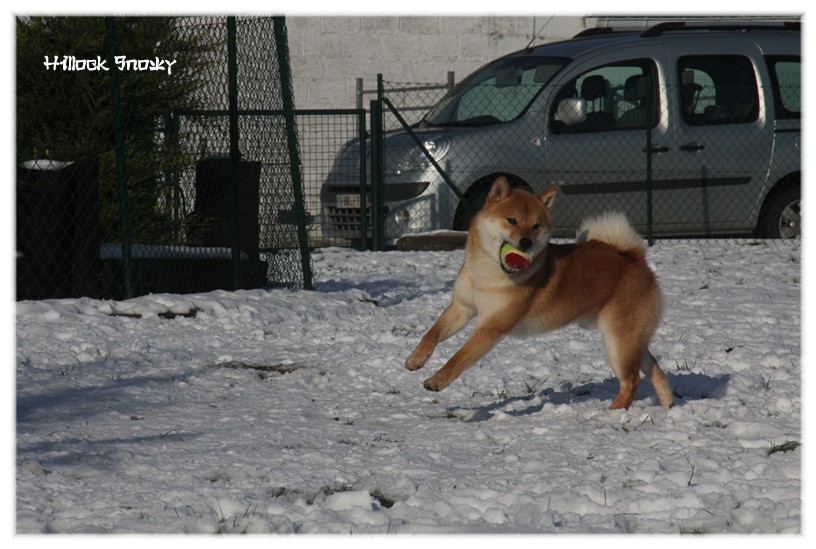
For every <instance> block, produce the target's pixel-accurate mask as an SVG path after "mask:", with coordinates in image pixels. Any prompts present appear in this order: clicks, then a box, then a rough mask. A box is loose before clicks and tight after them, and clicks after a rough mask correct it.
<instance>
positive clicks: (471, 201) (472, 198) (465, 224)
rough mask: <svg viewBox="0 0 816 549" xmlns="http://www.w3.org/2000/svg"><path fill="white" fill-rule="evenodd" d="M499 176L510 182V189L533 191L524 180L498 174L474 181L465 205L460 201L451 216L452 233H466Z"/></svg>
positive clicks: (466, 196) (467, 194) (466, 193)
mask: <svg viewBox="0 0 816 549" xmlns="http://www.w3.org/2000/svg"><path fill="white" fill-rule="evenodd" d="M501 176H504V177H506V178H507V180H508V181H509V182H510V187H512V188H514V189H523V190H525V191H529V192H533V189H532V188H531V187H530V186H529V185H528V184H527V183H526V182H525V181H524V180H522V179H520V178H518V177H516V176H514V175H508V174H500V173H498V174H494V175H488V176H485V177H483V178H481V179H479V180H478V181H476V183H474V184H473V185H471V186H470V188H469V189H468V190H467V192H465V195H464V198H465V200H467V203H465V202H464V201H461V200H460V201H459V205H458V206H456V212H455V213H454V214H453V226H452V227H451V228H452V229H453V230H454V231H467V230H469V229H470V222H471V221H473V217H474V216H475V215H476V212H478V211H479V210H481V209H482V207H483V206H484V203H485V200H487V194H488V193H489V192H490V187H492V186H493V183H494V182H495V181H496V179H498V178H499V177H501ZM469 205H470V206H472V207H473V208H475V211H473V210H471V208H470V207H469Z"/></svg>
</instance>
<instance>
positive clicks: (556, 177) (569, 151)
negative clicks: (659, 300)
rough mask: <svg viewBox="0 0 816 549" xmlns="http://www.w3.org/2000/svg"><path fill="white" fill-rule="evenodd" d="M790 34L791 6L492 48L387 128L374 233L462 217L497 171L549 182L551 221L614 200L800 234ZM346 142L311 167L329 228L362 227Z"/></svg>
mask: <svg viewBox="0 0 816 549" xmlns="http://www.w3.org/2000/svg"><path fill="white" fill-rule="evenodd" d="M800 45H801V36H800V27H799V24H798V23H795V22H794V23H778V22H774V23H768V24H757V23H745V24H738V23H735V24H730V25H723V24H718V25H694V24H691V23H688V24H682V23H679V24H678V23H671V24H661V25H657V26H655V27H652V28H650V29H647V30H645V31H644V30H639V31H622V32H615V31H614V30H612V29H592V30H590V31H585V32H584V33H581V34H579V35H578V36H576V37H575V38H573V39H570V40H566V41H563V42H556V43H550V44H545V45H541V46H537V47H534V48H529V49H525V50H521V51H518V52H516V53H513V54H510V55H507V56H504V57H501V58H499V59H497V60H495V61H493V62H491V63H489V64H487V65H485V66H484V67H482V68H480V69H479V70H477V71H476V72H474V73H473V74H471V75H470V76H468V77H467V78H466V79H464V80H463V81H462V82H461V83H459V84H458V85H457V86H456V87H455V88H454V89H453V90H452V91H451V92H450V93H449V94H447V95H446V96H445V97H444V98H443V99H442V100H441V101H440V102H439V103H438V104H437V105H436V106H435V107H434V108H433V109H432V110H431V111H430V112H429V113H428V114H427V115H426V116H425V117H424V119H423V120H422V121H421V122H420V123H419V124H418V125H416V126H415V127H414V128H411V129H406V130H400V131H395V132H389V133H388V134H386V135H385V138H384V149H385V160H384V166H385V185H384V190H383V195H384V212H383V214H384V216H385V218H384V226H385V237H386V238H388V239H393V238H398V237H399V236H402V235H405V234H408V233H417V232H427V231H432V230H437V229H454V230H467V229H468V226H469V223H470V220H471V218H472V215H473V213H474V211H476V210H478V208H479V207H481V205H482V204H483V203H484V198H485V195H486V192H487V189H488V187H489V185H490V184H491V183H492V182H493V181H494V180H495V179H496V177H497V176H499V175H505V176H507V177H508V178H509V179H510V180H511V181H512V183H513V185H515V186H517V187H521V188H525V189H528V190H531V191H534V192H540V191H542V190H544V189H545V188H547V187H549V186H552V185H557V186H558V187H559V190H560V192H559V195H558V198H556V201H555V206H554V217H555V224H556V229H557V234H560V235H572V234H574V232H575V230H576V228H577V227H578V225H579V224H580V222H581V220H583V219H584V218H586V217H588V216H590V215H593V214H596V213H600V212H601V211H606V210H611V209H614V210H620V211H623V212H624V213H626V215H627V216H628V217H629V219H630V221H631V222H632V223H633V224H634V225H635V227H636V228H638V229H639V230H640V231H642V232H643V233H644V234H646V231H647V223H648V222H649V220H650V219H651V226H652V234H653V235H655V236H669V235H671V236H684V235H688V236H692V235H736V234H755V235H758V236H762V237H772V238H779V237H782V238H795V237H799V235H800V196H801V187H800V181H801V174H800V169H801V168H800V163H801V150H800V140H801V135H800V131H801V122H800V115H801V102H800V101H801V99H800V81H801V80H800V79H801V76H800V75H801V70H800V65H801V57H800ZM412 133H413V135H411V134H412ZM417 139H418V140H419V141H420V142H421V143H423V144H424V149H425V151H423V150H422V149H421V148H420V147H418V146H417V144H416V141H417ZM359 147H360V143H359V142H351V143H349V144H347V145H346V147H344V149H343V150H341V151H340V152H339V154H338V156H337V158H336V159H335V165H334V168H333V170H332V172H331V173H330V174H329V176H328V177H327V179H326V181H325V183H324V186H323V190H322V193H321V198H322V205H323V227H324V231H325V233H326V234H331V235H332V236H340V237H348V238H356V237H358V236H360V225H359V223H360V215H361V213H362V212H363V209H364V208H366V207H367V206H369V205H370V203H369V204H366V205H364V204H362V203H361V202H362V201H361V198H360V179H359V173H360V172H359V164H360V149H359ZM428 156H430V157H432V158H433V159H434V160H435V162H433V163H432V162H431V161H430V160H429V158H428ZM434 164H436V166H434ZM437 166H438V167H439V168H441V170H442V171H444V174H443V173H441V171H440V170H439V169H437ZM369 173H370V170H369ZM368 196H369V198H370V193H369V195H368ZM367 202H368V199H367ZM366 213H368V215H370V214H371V211H370V208H368V210H367V212H366ZM369 219H370V217H369Z"/></svg>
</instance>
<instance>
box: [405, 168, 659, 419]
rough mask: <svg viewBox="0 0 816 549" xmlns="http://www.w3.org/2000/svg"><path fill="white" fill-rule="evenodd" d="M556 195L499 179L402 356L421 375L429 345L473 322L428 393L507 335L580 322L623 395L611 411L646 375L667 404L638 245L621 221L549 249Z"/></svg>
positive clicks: (653, 303) (652, 285)
mask: <svg viewBox="0 0 816 549" xmlns="http://www.w3.org/2000/svg"><path fill="white" fill-rule="evenodd" d="M555 195H556V189H549V190H547V191H545V192H543V193H541V194H539V195H534V194H531V193H529V192H526V191H523V190H519V189H512V188H511V187H510V184H509V182H508V181H507V179H506V178H504V177H500V178H499V179H497V180H496V181H495V182H494V183H493V186H492V187H491V189H490V192H489V194H488V197H487V200H486V202H485V205H484V207H483V208H482V209H481V210H480V211H479V212H478V213H477V214H476V216H475V217H474V218H473V222H472V224H471V226H470V231H469V233H468V239H467V244H466V246H465V259H464V262H463V264H462V267H461V269H460V271H459V274H458V275H457V277H456V282H455V284H454V288H453V299H452V301H451V304H450V305H449V306H448V307H447V308H446V309H445V311H444V312H443V313H442V315H441V316H440V317H439V320H437V321H436V323H435V324H434V325H433V327H431V329H430V330H429V331H428V333H426V334H425V336H423V338H422V340H421V341H420V342H419V345H417V347H416V349H414V351H413V352H412V353H411V354H410V356H408V358H407V359H406V361H405V367H406V368H408V369H409V370H418V369H420V368H422V367H423V366H424V365H425V363H426V362H427V360H428V358H429V357H430V356H431V354H432V353H433V351H434V349H435V348H436V345H437V344H438V343H439V342H440V341H443V340H445V339H447V338H449V337H450V336H452V335H453V334H455V333H457V332H458V331H459V330H461V329H462V328H464V327H465V326H466V325H467V324H468V323H469V322H470V320H471V319H472V318H473V317H474V316H475V317H477V321H476V327H475V328H474V330H473V333H472V334H471V335H470V337H469V338H468V340H467V341H466V342H465V344H464V345H463V346H462V348H461V349H459V351H457V352H456V353H455V354H454V355H453V357H451V358H450V360H448V362H447V364H445V366H444V367H443V368H441V369H440V370H439V371H437V372H436V373H435V374H434V375H432V376H431V377H430V378H428V379H426V380H425V384H424V386H425V388H426V389H428V390H429V391H440V390H442V389H444V388H445V387H447V386H448V385H450V383H451V382H452V381H453V380H455V379H456V378H457V377H459V375H460V374H461V373H462V372H463V371H464V370H465V369H466V368H468V367H469V366H471V365H473V363H474V362H476V361H477V360H479V359H480V358H481V357H482V356H484V355H485V354H486V353H487V352H488V351H490V349H492V348H493V346H494V345H496V343H498V342H499V341H500V340H501V339H502V338H504V337H505V336H506V335H527V334H534V333H540V332H547V331H550V330H555V329H557V328H560V327H562V326H565V325H567V324H569V323H571V322H574V321H577V322H578V323H579V324H580V325H582V326H585V327H588V326H592V325H597V326H598V328H599V329H600V331H601V333H602V334H603V340H604V345H605V347H606V352H607V355H608V357H609V361H610V363H611V364H612V369H613V371H614V372H615V374H616V375H617V377H618V380H619V381H620V392H619V393H618V396H617V398H615V400H614V401H613V402H612V406H611V408H612V409H617V408H629V406H630V405H631V404H632V400H633V398H634V396H635V390H636V389H637V387H638V385H639V383H640V372H643V373H644V374H645V375H646V377H648V378H649V380H650V381H651V383H652V386H653V387H654V389H655V391H656V392H657V398H658V400H659V401H660V404H661V405H663V406H664V407H666V408H668V407H670V406H671V404H672V392H671V388H670V387H669V382H668V379H667V377H666V374H665V373H664V372H663V370H661V369H660V366H658V364H657V360H655V358H654V356H652V354H651V353H650V352H649V349H648V345H649V341H650V340H651V338H652V334H654V331H655V329H656V328H657V325H658V323H659V321H660V315H661V309H662V298H661V293H660V288H659V287H658V284H657V280H656V278H655V275H654V273H653V272H652V270H651V269H650V268H649V266H648V265H647V264H646V260H645V255H646V247H645V245H644V242H643V239H642V238H641V237H640V236H639V235H638V234H637V233H636V232H635V231H634V229H632V227H631V226H630V225H629V223H628V222H627V220H626V218H625V217H623V216H622V215H619V214H608V215H605V216H601V217H599V218H596V219H593V220H590V221H588V222H585V223H584V225H583V226H582V227H581V229H580V230H579V235H578V239H577V241H576V243H575V244H562V245H559V244H550V243H549V239H550V234H551V231H552V224H553V222H552V215H551V208H552V204H553V201H554V199H555Z"/></svg>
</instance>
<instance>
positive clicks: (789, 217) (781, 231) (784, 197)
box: [757, 184, 802, 238]
mask: <svg viewBox="0 0 816 549" xmlns="http://www.w3.org/2000/svg"><path fill="white" fill-rule="evenodd" d="M801 197H802V190H801V187H800V185H798V184H797V185H790V186H788V187H785V188H783V189H781V190H778V191H777V190H776V189H775V190H773V191H771V193H770V194H769V195H768V197H767V198H766V202H765V204H766V205H765V208H764V213H763V214H762V217H761V218H760V220H759V225H757V236H759V237H760V238H801V236H802V223H801V220H802V210H801Z"/></svg>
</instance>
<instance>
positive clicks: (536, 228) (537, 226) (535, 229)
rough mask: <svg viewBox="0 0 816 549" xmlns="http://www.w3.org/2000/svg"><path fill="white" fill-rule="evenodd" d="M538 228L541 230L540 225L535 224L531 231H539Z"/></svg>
mask: <svg viewBox="0 0 816 549" xmlns="http://www.w3.org/2000/svg"><path fill="white" fill-rule="evenodd" d="M540 228H541V225H539V224H538V223H536V224H535V225H533V230H534V231H537V230H539V229H540Z"/></svg>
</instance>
